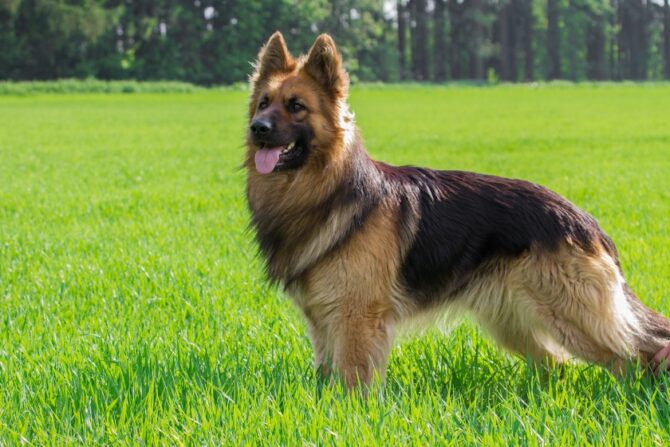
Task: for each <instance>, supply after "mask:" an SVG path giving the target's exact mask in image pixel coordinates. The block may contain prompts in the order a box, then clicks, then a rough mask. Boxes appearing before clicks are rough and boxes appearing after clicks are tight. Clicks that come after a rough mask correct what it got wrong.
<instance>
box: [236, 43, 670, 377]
mask: <svg viewBox="0 0 670 447" xmlns="http://www.w3.org/2000/svg"><path fill="white" fill-rule="evenodd" d="M250 83H251V98H250V100H249V129H248V135H247V152H246V160H245V168H246V170H247V199H248V203H249V208H250V211H251V220H252V222H251V223H252V227H253V229H254V230H255V234H256V238H257V241H258V244H259V247H260V252H261V254H262V255H263V257H264V258H265V261H266V269H267V274H268V276H269V278H270V280H271V281H273V282H275V283H279V284H281V285H282V286H283V287H284V290H285V291H286V292H287V293H288V294H289V295H290V296H291V297H292V298H293V300H294V301H295V303H296V304H297V306H298V307H299V308H300V309H301V311H302V312H303V313H304V315H305V317H306V319H307V323H308V327H309V331H310V338H311V341H312V345H313V348H314V352H315V362H316V366H317V368H318V370H319V371H320V372H321V373H322V374H325V375H326V376H328V375H331V374H333V373H334V374H335V375H336V376H338V377H340V378H341V379H342V380H344V382H345V384H346V386H347V387H348V388H351V387H353V386H355V385H357V384H359V383H360V384H368V383H369V382H370V380H371V379H372V378H373V377H374V376H375V375H379V376H380V377H383V375H384V370H385V367H386V362H387V358H388V355H389V351H390V349H391V346H392V339H393V334H394V328H397V327H398V325H399V324H400V323H401V322H404V321H406V320H408V319H412V317H416V316H421V315H422V314H435V313H436V312H453V311H463V312H465V313H468V314H469V315H470V316H471V317H473V318H474V319H475V320H476V321H478V322H479V323H480V324H481V325H482V326H483V327H484V328H485V330H487V332H489V333H490V334H491V335H492V336H493V337H494V338H495V339H496V340H497V341H498V342H499V343H500V344H501V345H502V346H503V347H505V348H507V349H508V350H510V351H512V352H515V353H518V354H520V355H523V356H525V357H526V358H530V359H532V360H534V361H537V362H541V363H543V362H549V364H550V365H551V364H556V363H560V362H564V361H566V360H569V359H571V358H579V359H583V360H586V361H589V362H595V363H597V364H600V365H603V366H606V367H608V368H610V369H611V370H612V371H614V372H616V373H621V372H622V371H623V369H622V368H624V366H625V365H626V364H627V363H628V362H630V361H633V362H636V361H639V362H640V363H641V364H642V365H643V366H644V367H645V368H649V369H652V370H653V371H654V372H656V373H659V374H660V373H661V372H662V371H666V369H667V364H668V361H669V360H670V320H668V319H666V318H665V317H663V316H661V315H659V314H657V313H656V312H654V311H652V310H651V309H649V308H647V307H646V306H645V305H644V304H642V302H641V301H640V300H639V299H638V298H637V297H636V296H635V294H634V293H633V291H632V290H631V289H630V287H629V286H628V284H627V283H626V281H625V279H624V276H623V273H622V270H621V266H620V264H619V260H618V256H617V251H616V248H615V247H614V244H613V242H612V240H611V239H610V238H609V237H608V236H607V235H606V234H605V233H604V232H603V231H602V230H601V229H600V228H599V226H598V224H597V222H596V220H595V219H594V218H592V217H591V216H589V215H588V214H586V213H585V212H583V211H581V210H580V209H578V208H577V207H576V206H575V205H573V204H572V203H570V202H569V201H568V200H566V199H564V198H562V197H560V196H559V195H557V194H556V193H554V192H552V191H549V190H548V189H546V188H543V187H542V186H538V185H535V184H533V183H529V182H526V181H522V180H512V179H506V178H499V177H494V176H490V175H481V174H475V173H470V172H461V171H436V170H431V169H424V168H416V167H394V166H390V165H387V164H385V163H382V162H378V161H374V160H372V159H370V157H369V156H368V154H367V152H366V151H365V148H364V147H363V143H362V141H361V138H360V136H359V133H358V130H357V128H356V126H355V124H354V118H353V115H352V113H351V112H350V111H349V108H348V106H347V93H348V84H349V82H348V76H347V74H346V72H345V71H344V69H343V67H342V62H341V57H340V55H339V53H338V51H337V49H336V47H335V43H334V41H333V40H332V38H331V37H330V36H328V35H325V34H324V35H321V36H319V37H318V38H317V39H316V41H315V42H314V44H313V46H312V48H311V50H310V51H309V54H308V55H306V56H304V55H303V56H300V57H297V58H294V57H293V56H291V54H290V53H289V51H288V49H287V47H286V44H285V42H284V39H283V37H282V35H281V34H280V33H278V32H277V33H275V34H274V35H273V36H272V37H271V38H270V40H269V41H268V42H267V43H266V45H265V46H264V47H263V48H262V49H261V50H260V53H259V55H258V61H257V63H256V65H255V72H254V73H253V75H252V76H251V78H250Z"/></svg>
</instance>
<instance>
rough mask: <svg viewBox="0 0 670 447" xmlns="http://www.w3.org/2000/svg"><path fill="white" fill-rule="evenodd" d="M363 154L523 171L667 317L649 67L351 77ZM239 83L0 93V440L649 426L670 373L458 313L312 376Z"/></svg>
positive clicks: (669, 411)
mask: <svg viewBox="0 0 670 447" xmlns="http://www.w3.org/2000/svg"><path fill="white" fill-rule="evenodd" d="M351 103H352V107H353V109H354V111H355V112H356V114H357V122H358V125H359V127H360V128H361V130H362V133H363V136H364V138H365V140H366V142H367V146H368V149H369V151H370V152H371V153H372V155H373V156H374V157H376V158H380V159H383V160H385V161H389V162H393V163H398V164H418V165H427V166H431V167H434V168H443V169H467V170H476V171H481V172H487V173H493V174H498V175H504V176H511V177H521V178H525V179H529V180H532V181H536V182H539V183H542V184H544V185H546V186H548V187H550V188H552V189H554V190H556V191H558V192H559V193H561V194H563V195H565V196H567V197H568V198H569V199H571V200H572V201H574V202H575V203H577V204H578V205H579V206H581V207H582V208H584V209H586V210H587V211H589V212H591V213H592V214H594V215H595V216H596V217H597V218H598V219H599V221H600V223H601V225H602V226H603V227H604V228H605V230H606V231H607V232H608V233H609V234H610V235H611V236H612V237H613V239H614V240H615V242H616V243H617V245H618V247H619V251H620V254H621V259H622V264H623V266H624V269H625V271H626V273H627V277H628V279H629V281H630V283H631V284H632V286H633V288H634V289H635V290H636V291H637V292H638V294H639V295H640V297H641V298H642V299H643V301H645V302H646V303H647V304H648V305H650V306H651V307H653V308H655V309H657V310H660V311H664V312H666V313H668V314H670V231H669V230H670V226H669V224H670V115H669V114H668V111H670V85H656V86H648V85H621V86H613V85H603V86H562V85H556V86H539V87H536V88H533V87H529V86H516V87H511V86H510V87H505V86H502V87H495V88H468V87H453V88H440V87H411V88H401V87H388V88H380V87H367V88H363V87H359V88H355V89H354V90H353V92H352V98H351ZM245 104H246V93H244V92H240V91H202V92H196V93H191V94H162V95H158V94H136V95H122V94H110V95H88V94H82V95H34V96H31V95H28V96H23V97H14V96H4V97H0V445H15V444H24V443H25V444H29V445H32V444H35V445H41V444H52V445H64V444H85V445H94V444H104V445H110V444H121V445H139V444H143V445H156V444H170V445H182V444H183V445H220V444H223V445H255V444H267V445H324V444H325V445H330V444H333V445H384V446H386V445H419V444H424V445H451V444H453V445H467V444H472V445H560V446H564V445H589V444H597V445H622V446H623V445H645V446H646V445H667V443H668V442H669V441H668V440H669V439H670V391H668V387H670V381H668V380H667V379H664V384H665V386H666V389H665V390H663V389H662V387H660V386H659V384H658V383H656V384H654V383H652V382H651V381H649V380H648V378H644V377H642V378H641V377H631V378H626V379H624V380H619V381H617V380H616V379H614V378H613V377H612V376H610V375H609V374H608V373H606V372H605V371H603V370H602V369H599V368H597V367H592V366H587V365H579V364H578V365H575V366H571V367H569V368H567V370H566V371H564V375H563V377H559V374H558V373H555V372H554V373H551V374H550V376H549V377H543V376H542V375H541V374H539V373H538V372H537V371H535V370H534V369H533V368H532V367H530V365H527V364H526V362H524V361H523V360H518V359H515V358H512V357H510V356H508V355H506V354H504V353H502V352H501V351H499V350H498V349H497V348H496V347H495V346H494V345H493V344H492V343H490V342H489V341H488V340H487V339H486V338H485V337H484V336H483V335H481V333H480V332H479V331H478V330H477V329H476V328H475V327H474V326H473V325H471V324H469V323H467V322H466V323H465V324H463V325H461V326H459V327H458V328H457V329H455V330H454V331H452V332H451V333H449V334H445V333H442V332H439V331H438V330H429V331H427V332H425V333H423V334H421V335H420V336H415V337H410V338H408V339H405V340H404V341H403V342H402V343H399V344H398V345H397V346H396V347H395V348H394V350H393V352H392V355H391V360H390V367H389V372H388V378H387V382H386V383H385V384H383V385H379V384H378V385H377V386H376V387H375V388H374V390H373V393H372V395H371V397H370V398H369V399H368V400H364V399H362V398H361V397H360V396H358V395H355V394H354V395H347V394H345V393H343V392H342V390H341V389H340V388H339V387H337V386H334V385H325V386H324V385H323V384H318V383H317V381H316V379H315V376H314V372H313V371H312V365H311V349H310V346H309V342H308V339H307V338H306V332H305V327H304V324H303V322H302V320H301V318H300V316H299V314H298V312H297V311H296V310H295V309H294V308H293V306H292V305H291V303H290V301H289V300H288V299H286V297H285V296H284V295H283V293H282V292H281V291H279V290H277V289H274V288H270V287H269V286H268V285H267V283H266V281H265V280H264V277H263V274H262V263H261V262H260V260H259V259H258V258H257V257H256V255H255V245H254V243H253V239H252V237H251V235H250V233H249V232H248V231H247V230H246V225H247V222H248V214H247V211H246V204H245V200H244V195H243V191H244V173H243V172H242V171H241V170H240V169H239V166H240V162H241V160H242V154H243V145H242V142H243V134H244V127H245V120H244V112H245Z"/></svg>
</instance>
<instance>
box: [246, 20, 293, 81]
mask: <svg viewBox="0 0 670 447" xmlns="http://www.w3.org/2000/svg"><path fill="white" fill-rule="evenodd" d="M293 63H294V61H293V57H292V56H291V53H289V51H288V48H286V42H284V36H282V34H281V33H280V32H279V31H275V33H274V34H273V35H272V36H270V39H269V40H268V42H267V43H266V44H265V45H264V46H263V48H261V51H260V52H259V53H258V60H257V61H256V72H255V73H254V75H253V77H252V82H253V83H256V82H258V81H259V80H262V79H267V77H268V76H270V75H272V74H274V73H277V72H280V71H289V70H290V69H291V65H293Z"/></svg>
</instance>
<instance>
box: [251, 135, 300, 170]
mask: <svg viewBox="0 0 670 447" xmlns="http://www.w3.org/2000/svg"><path fill="white" fill-rule="evenodd" d="M303 150H304V146H303V145H302V144H300V142H298V141H297V140H296V141H293V142H291V143H289V144H287V145H285V146H277V147H266V145H265V144H261V145H260V147H259V148H258V149H257V150H256V157H255V161H256V170H257V171H258V172H260V173H261V174H269V173H271V172H272V171H274V170H276V169H281V168H283V167H290V166H291V165H292V164H293V163H294V162H295V161H297V160H299V159H300V157H301V156H302V152H303Z"/></svg>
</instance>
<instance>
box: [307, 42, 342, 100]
mask: <svg viewBox="0 0 670 447" xmlns="http://www.w3.org/2000/svg"><path fill="white" fill-rule="evenodd" d="M304 70H305V72H306V73H307V74H308V75H310V76H311V77H312V78H314V79H315V80H316V81H317V82H318V83H319V84H321V85H322V86H323V87H324V88H325V89H326V91H327V92H328V93H329V94H331V95H332V96H333V97H344V96H346V95H347V88H348V86H349V78H348V76H347V73H346V72H345V71H344V69H343V68H342V58H341V57H340V53H338V52H337V47H336V46H335V41H333V39H332V37H330V36H329V35H328V34H321V35H320V36H319V37H317V38H316V40H315V41H314V45H312V48H311V49H310V50H309V55H308V56H307V62H305V66H304Z"/></svg>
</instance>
